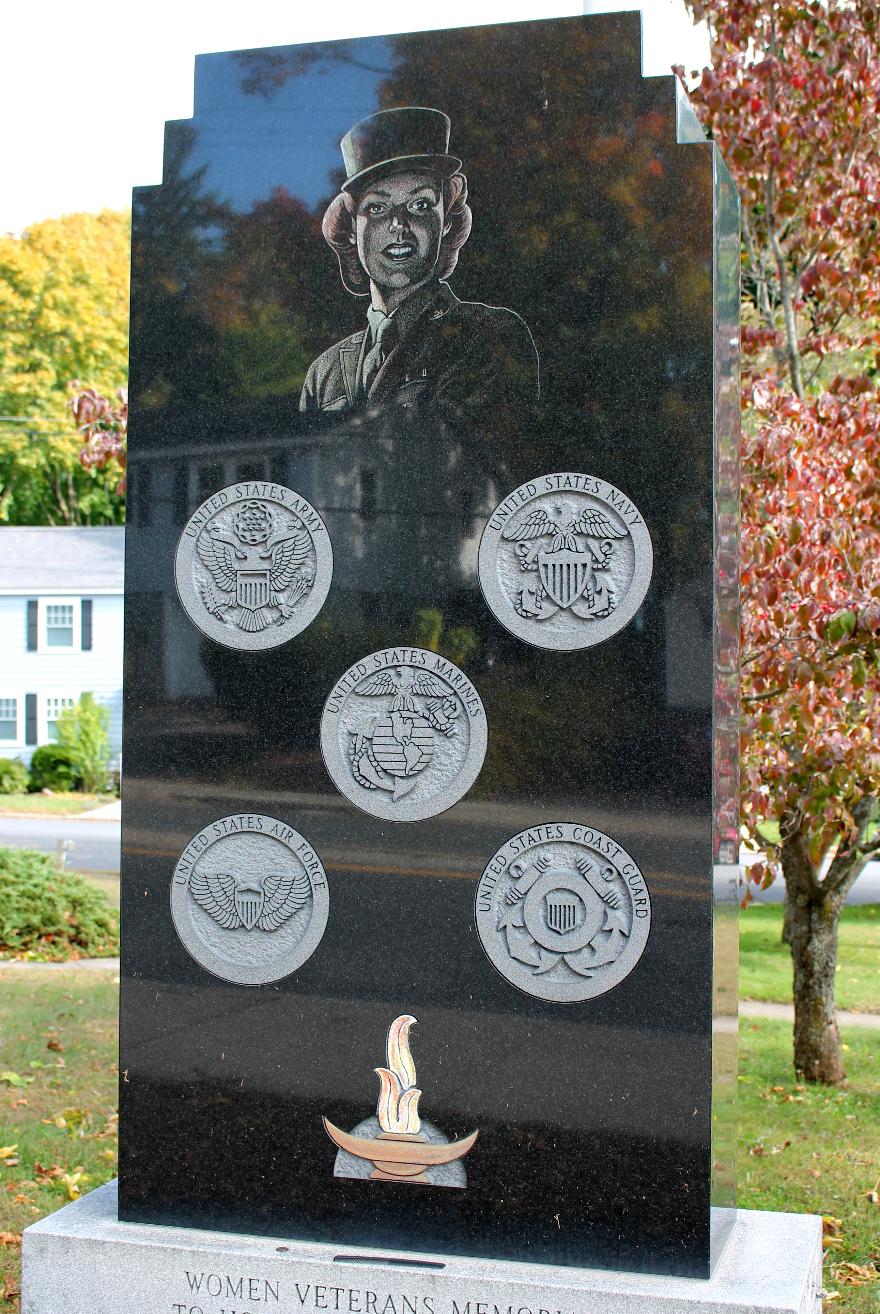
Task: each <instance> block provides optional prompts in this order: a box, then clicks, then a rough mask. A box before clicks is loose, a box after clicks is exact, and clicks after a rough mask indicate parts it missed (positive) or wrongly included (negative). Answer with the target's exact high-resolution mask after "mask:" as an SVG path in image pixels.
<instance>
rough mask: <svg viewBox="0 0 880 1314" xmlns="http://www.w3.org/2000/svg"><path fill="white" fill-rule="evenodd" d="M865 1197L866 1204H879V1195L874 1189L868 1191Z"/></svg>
mask: <svg viewBox="0 0 880 1314" xmlns="http://www.w3.org/2000/svg"><path fill="white" fill-rule="evenodd" d="M865 1199H866V1200H867V1201H868V1204H876V1205H880V1195H878V1194H877V1192H876V1191H869V1192H868V1193H867V1195H866V1196H865Z"/></svg>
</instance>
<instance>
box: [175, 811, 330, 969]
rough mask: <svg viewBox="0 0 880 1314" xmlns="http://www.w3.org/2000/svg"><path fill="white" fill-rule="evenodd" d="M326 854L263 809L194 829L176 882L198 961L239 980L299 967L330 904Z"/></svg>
mask: <svg viewBox="0 0 880 1314" xmlns="http://www.w3.org/2000/svg"><path fill="white" fill-rule="evenodd" d="M329 903H330V901H329V894H328V891H327V877H326V875H325V872H324V868H323V866H322V864H321V860H320V858H319V857H318V855H317V854H316V853H315V851H314V849H313V848H312V846H311V845H310V844H309V843H308V841H307V840H304V839H303V837H302V835H300V833H299V831H296V830H294V829H293V827H292V826H288V825H287V824H286V822H283V821H277V820H276V819H275V818H274V817H264V816H261V815H259V814H256V813H251V812H241V813H236V814H235V815H234V816H231V817H221V818H220V820H219V821H213V822H211V824H210V825H208V826H206V827H205V828H204V830H201V831H199V833H198V835H194V836H193V838H192V839H191V840H190V842H189V844H187V846H186V848H185V849H184V850H183V853H182V854H181V855H180V858H179V860H178V863H177V866H176V867H175V868H174V876H173V878H172V881H171V915H172V917H173V919H174V926H175V929H176V931H177V934H178V935H179V936H180V939H181V941H182V942H183V945H184V947H185V948H186V949H187V950H188V952H189V953H190V954H192V956H193V958H194V959H195V960H196V962H197V963H200V964H201V966H202V967H204V968H207V970H208V971H209V972H213V973H214V975H215V976H219V977H222V978H223V980H224V981H232V982H234V983H235V984H236V985H265V984H267V983H268V982H269V981H279V980H280V979H281V978H282V977H284V976H289V975H290V973H291V972H295V971H296V970H297V968H298V967H302V965H303V963H304V962H306V960H307V959H308V958H310V957H311V956H312V954H313V953H314V952H315V950H316V949H317V947H318V945H319V943H320V941H321V937H322V935H323V934H324V928H325V926H326V925H327V913H328V910H329Z"/></svg>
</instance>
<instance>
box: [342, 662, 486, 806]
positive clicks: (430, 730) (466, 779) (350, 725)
mask: <svg viewBox="0 0 880 1314" xmlns="http://www.w3.org/2000/svg"><path fill="white" fill-rule="evenodd" d="M486 739H487V728H486V713H485V710H484V708H483V703H482V700H481V699H480V695H479V694H478V693H477V691H476V689H475V688H474V686H473V685H472V684H471V682H470V680H469V679H468V678H467V676H466V675H465V674H464V673H463V672H462V671H460V670H459V669H458V667H457V666H454V665H453V663H452V662H450V661H447V660H446V658H445V657H441V656H440V655H439V654H438V653H436V652H428V651H426V650H425V649H423V648H386V649H383V650H382V651H381V652H374V653H371V654H370V655H369V656H368V657H364V658H363V660H362V661H359V662H355V664H354V666H352V667H351V668H350V669H349V670H348V671H346V673H345V675H343V677H342V679H341V680H338V681H337V682H336V684H335V685H334V687H333V689H332V691H331V693H330V696H329V698H328V699H327V702H326V703H325V705H324V712H323V715H322V717H321V750H322V752H323V754H324V761H325V763H326V765H327V770H328V771H329V772H330V775H331V776H332V778H333V781H334V783H335V784H336V786H337V788H338V789H339V790H340V791H341V792H342V793H343V794H344V795H345V796H346V798H348V799H350V800H351V801H352V803H355V804H357V806H358V807H359V808H362V809H363V811H364V812H370V813H372V814H373V816H375V817H383V818H384V819H385V820H386V821H424V819H425V818H426V817H434V816H436V815H437V813H438V812H445V811H446V809H447V808H451V807H452V805H453V803H457V802H458V800H459V799H460V798H462V797H463V795H464V794H466V793H467V791H468V790H469V789H470V787H471V785H472V784H473V783H474V781H475V780H476V778H477V776H478V775H479V773H480V768H481V767H482V765H483V758H484V757H485V755H486Z"/></svg>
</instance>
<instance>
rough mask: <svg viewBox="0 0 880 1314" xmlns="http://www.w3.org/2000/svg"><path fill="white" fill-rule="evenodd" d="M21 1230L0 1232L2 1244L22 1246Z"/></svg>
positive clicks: (0, 1244) (0, 1242) (0, 1243)
mask: <svg viewBox="0 0 880 1314" xmlns="http://www.w3.org/2000/svg"><path fill="white" fill-rule="evenodd" d="M20 1245H21V1232H0V1246H20Z"/></svg>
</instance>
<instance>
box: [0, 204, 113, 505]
mask: <svg viewBox="0 0 880 1314" xmlns="http://www.w3.org/2000/svg"><path fill="white" fill-rule="evenodd" d="M129 228H130V220H129V215H128V213H127V212H124V211H113V210H103V211H102V212H101V213H100V214H72V215H65V216H64V217H63V218H61V219H47V220H45V221H44V222H43V223H39V224H34V225H33V227H32V228H29V229H28V230H27V231H26V232H24V233H23V234H22V235H21V237H12V236H7V237H0V521H5V522H6V523H9V524H69V525H75V524H112V523H116V522H119V521H121V520H122V518H123V515H124V502H123V501H122V500H121V498H120V497H119V496H118V495H117V492H116V488H117V484H118V472H115V478H114V471H112V470H104V469H102V468H100V467H92V468H85V467H83V466H82V465H81V464H80V462H79V459H78V457H79V451H80V447H81V446H82V442H81V440H80V438H79V436H78V435H77V433H76V430H75V427H74V425H73V424H72V423H71V419H70V411H69V397H70V384H71V382H73V381H74V380H81V381H82V382H83V383H84V384H87V385H91V386H94V387H95V388H97V389H98V390H99V391H101V392H106V393H109V394H112V393H113V392H114V391H115V390H117V389H119V388H121V387H124V386H125V383H126V369H127V341H128V266H129V251H130V238H129Z"/></svg>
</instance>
